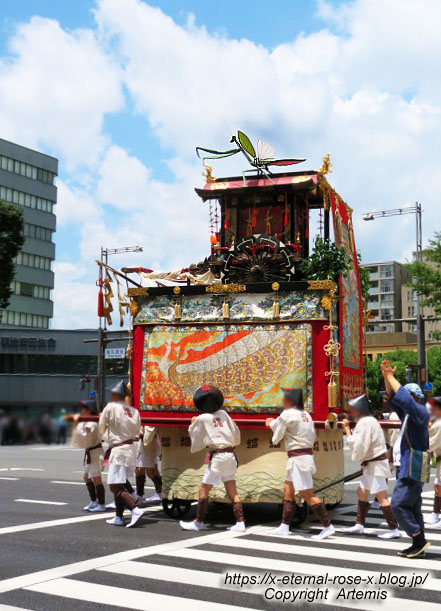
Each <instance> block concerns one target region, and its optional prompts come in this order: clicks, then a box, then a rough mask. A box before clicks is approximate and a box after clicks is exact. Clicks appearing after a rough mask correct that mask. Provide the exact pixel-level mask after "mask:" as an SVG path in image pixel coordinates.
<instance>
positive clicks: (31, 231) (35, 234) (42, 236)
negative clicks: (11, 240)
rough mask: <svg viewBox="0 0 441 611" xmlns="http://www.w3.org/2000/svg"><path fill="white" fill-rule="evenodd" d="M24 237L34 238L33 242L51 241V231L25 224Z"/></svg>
mask: <svg viewBox="0 0 441 611" xmlns="http://www.w3.org/2000/svg"><path fill="white" fill-rule="evenodd" d="M24 235H25V236H26V237H27V238H34V239H35V240H44V241H45V242H51V241H52V231H51V230H50V229H48V228H47V227H40V226H39V225H31V224H29V223H25V226H24Z"/></svg>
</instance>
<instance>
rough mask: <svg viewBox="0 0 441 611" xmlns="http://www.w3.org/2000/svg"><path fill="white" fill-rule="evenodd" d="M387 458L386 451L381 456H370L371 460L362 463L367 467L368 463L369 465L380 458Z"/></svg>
mask: <svg viewBox="0 0 441 611" xmlns="http://www.w3.org/2000/svg"><path fill="white" fill-rule="evenodd" d="M386 459H387V454H386V452H384V453H383V454H380V456H376V457H375V458H370V459H369V460H364V461H363V462H362V463H361V466H362V467H366V465H368V464H369V463H370V462H377V461H378V460H386Z"/></svg>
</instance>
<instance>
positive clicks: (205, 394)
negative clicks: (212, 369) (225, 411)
mask: <svg viewBox="0 0 441 611" xmlns="http://www.w3.org/2000/svg"><path fill="white" fill-rule="evenodd" d="M193 403H194V404H195V407H196V408H197V409H198V411H199V412H202V413H203V414H205V413H208V414H212V413H213V412H215V411H216V410H218V409H221V407H222V406H223V404H224V395H223V394H222V391H221V390H219V388H217V387H216V386H211V384H206V385H205V386H200V387H199V388H198V389H197V390H196V392H195V393H194V395H193Z"/></svg>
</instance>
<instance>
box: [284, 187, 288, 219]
mask: <svg viewBox="0 0 441 611" xmlns="http://www.w3.org/2000/svg"><path fill="white" fill-rule="evenodd" d="M283 226H284V227H288V195H287V193H285V216H284V218H283Z"/></svg>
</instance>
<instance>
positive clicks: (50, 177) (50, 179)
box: [0, 155, 56, 185]
mask: <svg viewBox="0 0 441 611" xmlns="http://www.w3.org/2000/svg"><path fill="white" fill-rule="evenodd" d="M0 167H1V169H2V170H6V171H7V172H14V174H21V176H26V178H31V179H32V180H39V181H40V182H45V183H47V184H49V185H53V184H54V180H55V176H56V174H54V173H53V172H49V171H47V170H43V169H41V168H37V167H36V166H33V165H30V164H29V163H23V162H22V161H17V160H16V159H11V158H10V157H6V156H5V155H1V156H0Z"/></svg>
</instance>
